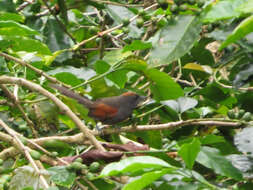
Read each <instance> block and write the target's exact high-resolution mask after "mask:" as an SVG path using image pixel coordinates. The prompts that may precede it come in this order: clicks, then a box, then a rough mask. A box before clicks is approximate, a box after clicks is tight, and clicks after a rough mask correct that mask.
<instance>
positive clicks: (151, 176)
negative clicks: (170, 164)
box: [123, 169, 170, 190]
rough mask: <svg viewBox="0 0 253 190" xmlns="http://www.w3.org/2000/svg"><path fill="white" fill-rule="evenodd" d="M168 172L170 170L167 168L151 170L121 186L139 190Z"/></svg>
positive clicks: (129, 189) (124, 188)
mask: <svg viewBox="0 0 253 190" xmlns="http://www.w3.org/2000/svg"><path fill="white" fill-rule="evenodd" d="M168 172H170V170H169V169H163V170H161V171H153V172H148V173H145V174H143V175H142V176H141V177H140V178H138V179H137V180H133V181H131V182H130V183H128V184H127V185H125V186H124V187H123V190H133V189H134V190H141V189H143V188H144V187H146V186H148V185H150V184H151V183H152V182H153V181H155V180H157V179H159V178H160V177H161V176H163V175H164V174H166V173H168Z"/></svg>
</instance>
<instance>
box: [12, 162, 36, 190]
mask: <svg viewBox="0 0 253 190" xmlns="http://www.w3.org/2000/svg"><path fill="white" fill-rule="evenodd" d="M29 186H30V187H33V188H34V189H37V188H38V187H41V185H40V176H39V175H38V174H37V173H36V172H35V171H34V169H33V168H32V167H31V166H22V167H19V168H17V169H16V170H15V174H14V176H13V177H12V178H11V181H10V187H9V189H10V190H22V189H23V188H24V187H29Z"/></svg>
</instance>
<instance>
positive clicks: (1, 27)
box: [0, 21, 39, 36]
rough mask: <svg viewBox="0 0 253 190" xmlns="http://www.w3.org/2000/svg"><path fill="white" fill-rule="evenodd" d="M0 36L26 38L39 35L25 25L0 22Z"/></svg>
mask: <svg viewBox="0 0 253 190" xmlns="http://www.w3.org/2000/svg"><path fill="white" fill-rule="evenodd" d="M0 35H6V36H28V35H39V33H38V32H37V31H36V30H33V29H31V28H29V27H27V26H26V25H22V24H19V23H17V22H14V21H0Z"/></svg>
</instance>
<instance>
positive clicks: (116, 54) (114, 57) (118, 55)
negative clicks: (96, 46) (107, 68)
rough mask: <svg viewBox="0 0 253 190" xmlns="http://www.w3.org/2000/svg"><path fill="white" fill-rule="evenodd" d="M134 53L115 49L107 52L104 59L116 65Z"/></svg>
mask: <svg viewBox="0 0 253 190" xmlns="http://www.w3.org/2000/svg"><path fill="white" fill-rule="evenodd" d="M130 55H132V53H131V52H125V53H123V52H122V50H113V51H110V52H106V54H105V56H104V58H103V60H104V61H105V62H107V63H109V64H110V65H114V64H116V63H118V62H120V61H122V60H123V59H125V58H127V57H128V56H130Z"/></svg>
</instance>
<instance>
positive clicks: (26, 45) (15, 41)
mask: <svg viewBox="0 0 253 190" xmlns="http://www.w3.org/2000/svg"><path fill="white" fill-rule="evenodd" d="M4 39H5V40H9V41H10V42H11V43H12V44H11V46H10V47H9V48H11V49H12V50H13V51H26V52H36V53H37V54H39V55H51V51H50V50H49V48H48V47H47V46H46V45H45V44H44V43H42V42H40V41H39V40H34V39H31V38H28V37H22V36H5V37H4Z"/></svg>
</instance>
